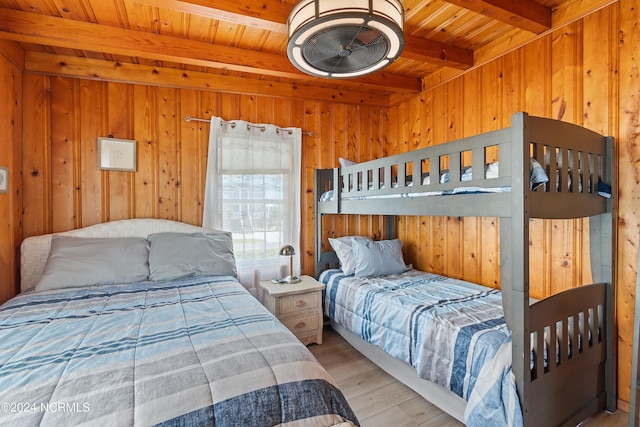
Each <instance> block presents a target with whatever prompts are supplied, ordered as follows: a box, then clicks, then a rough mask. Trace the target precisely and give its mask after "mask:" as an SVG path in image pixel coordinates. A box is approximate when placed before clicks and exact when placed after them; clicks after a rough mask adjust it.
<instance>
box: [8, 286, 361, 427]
mask: <svg viewBox="0 0 640 427" xmlns="http://www.w3.org/2000/svg"><path fill="white" fill-rule="evenodd" d="M343 421H352V422H353V423H354V424H357V420H356V418H355V416H354V414H353V412H352V411H351V409H350V408H349V406H348V404H347V402H346V400H345V398H344V397H343V395H342V393H341V392H340V391H339V390H338V389H337V388H336V386H335V384H334V382H333V380H332V379H331V378H330V377H329V376H328V374H327V373H326V371H325V370H324V369H323V368H322V367H321V366H320V365H319V364H318V363H317V361H316V360H315V358H314V357H313V356H312V355H311V353H310V352H309V351H308V350H307V349H306V348H305V347H304V346H303V345H302V344H301V343H300V342H299V341H298V340H297V339H296V338H295V336H294V335H293V334H292V333H290V332H289V331H288V330H287V329H286V328H285V327H284V326H283V325H282V324H281V323H280V322H279V321H278V320H277V319H275V317H273V316H272V315H271V314H270V313H269V312H268V311H267V310H266V309H265V308H264V307H263V306H262V305H261V304H260V303H259V302H258V301H257V300H256V299H255V298H253V297H252V296H251V295H250V294H249V293H248V292H247V291H246V290H245V289H244V288H243V287H242V286H241V285H240V284H239V283H238V282H237V281H236V280H235V279H232V278H230V277H203V278H194V279H186V280H182V281H177V282H166V283H156V282H153V283H152V282H142V283H134V284H130V285H117V286H95V287H90V288H81V289H74V290H68V291H65V290H61V291H49V292H41V293H32V294H23V295H20V296H17V297H16V298H14V299H12V300H10V301H8V302H7V303H5V304H4V305H2V306H1V307H0V425H2V426H20V427H25V426H31V425H42V426H45V425H51V426H60V425H65V426H69V425H76V424H82V423H85V424H88V425H100V426H106V425H112V426H116V425H117V426H126V425H136V426H146V425H168V426H172V425H190V426H195V425H215V426H240V425H242V426H272V425H278V424H284V423H290V424H287V425H293V426H295V425H305V426H309V425H322V426H325V425H333V424H339V423H341V422H343ZM348 425H351V424H348Z"/></svg>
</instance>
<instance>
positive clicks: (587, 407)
mask: <svg viewBox="0 0 640 427" xmlns="http://www.w3.org/2000/svg"><path fill="white" fill-rule="evenodd" d="M606 294H607V284H605V283H599V284H594V285H586V286H582V287H579V288H574V289H571V290H568V291H565V292H562V293H560V294H557V295H553V296H551V297H549V298H546V299H544V300H542V301H539V302H537V303H535V304H533V305H531V311H530V314H531V317H530V321H531V323H530V324H531V348H532V350H533V353H532V354H533V356H532V359H533V360H532V365H533V367H532V369H531V379H530V382H529V383H528V384H527V385H526V388H527V389H528V390H526V391H525V394H526V395H527V396H528V399H525V401H527V400H528V404H527V405H526V408H523V411H524V413H523V415H524V417H525V425H565V424H567V425H568V424H572V425H576V423H577V422H580V421H581V420H583V419H584V418H586V417H588V416H589V415H591V414H593V413H595V412H597V411H599V410H602V409H603V408H604V405H605V398H606V388H605V361H606V355H607V339H610V337H607V336H606V331H607V325H606V319H607V317H606V316H607V313H606V310H607V304H606V303H607V297H606Z"/></svg>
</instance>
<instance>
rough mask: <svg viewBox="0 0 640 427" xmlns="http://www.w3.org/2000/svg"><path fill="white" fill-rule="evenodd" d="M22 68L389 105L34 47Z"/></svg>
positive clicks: (377, 98) (361, 96)
mask: <svg viewBox="0 0 640 427" xmlns="http://www.w3.org/2000/svg"><path fill="white" fill-rule="evenodd" d="M25 72H27V73H35V74H46V75H51V76H62V77H72V78H81V79H89V80H99V81H111V82H118V83H129V84H143V85H151V86H164V87H176V88H182V89H185V88H186V89H195V90H205V91H219V92H226V93H239V94H252V95H264V96H273V97H283V98H296V99H310V100H315V101H326V102H340V103H345V104H356V105H379V106H388V105H389V97H388V96H386V95H376V94H374V93H372V92H371V91H367V92H363V91H356V90H348V91H341V90H338V89H331V88H319V87H314V86H305V85H301V84H293V83H284V82H272V81H269V82H267V81H264V80H258V79H252V78H248V77H235V76H226V75H219V74H211V73H203V72H200V71H186V70H179V69H175V68H162V67H153V66H149V65H140V64H128V63H121V62H113V61H105V60H102V59H89V58H78V57H75V56H65V55H53V54H50V53H43V52H34V51H28V52H27V53H26V60H25Z"/></svg>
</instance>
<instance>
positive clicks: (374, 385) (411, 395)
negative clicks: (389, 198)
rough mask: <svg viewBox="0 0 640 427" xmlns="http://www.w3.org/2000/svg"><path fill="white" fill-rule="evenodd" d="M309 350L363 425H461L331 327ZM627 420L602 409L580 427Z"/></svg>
mask: <svg viewBox="0 0 640 427" xmlns="http://www.w3.org/2000/svg"><path fill="white" fill-rule="evenodd" d="M309 350H311V352H312V353H313V354H314V355H315V357H316V358H317V359H318V361H319V362H320V363H321V364H322V366H324V368H325V369H326V370H327V372H329V374H330V375H331V376H332V377H333V379H334V380H335V381H336V383H337V384H338V387H340V389H341V390H342V393H343V394H344V395H345V397H346V398H347V400H348V401H349V404H350V405H351V408H352V409H353V411H354V412H355V413H356V416H357V417H358V419H359V421H360V423H361V425H362V427H388V426H393V427H418V426H420V427H436V426H437V427H460V426H462V425H463V424H461V423H460V422H458V421H457V420H456V419H455V418H453V417H451V416H449V415H447V414H446V413H444V412H442V411H441V410H440V409H438V408H437V407H436V406H434V405H432V404H430V403H429V402H427V401H426V400H424V399H423V398H422V397H421V396H420V395H418V394H417V393H415V392H414V391H413V390H411V389H410V388H408V387H406V386H405V385H403V384H401V383H400V382H398V381H396V380H395V379H394V378H393V377H391V376H390V375H389V374H387V373H386V372H384V371H383V370H382V369H380V368H378V366H377V365H375V364H374V363H373V362H371V361H369V360H368V359H367V358H365V357H364V356H363V355H362V354H360V353H359V352H358V351H357V350H356V349H354V348H353V347H351V345H349V343H347V342H346V341H345V340H344V339H343V338H342V337H341V336H340V335H339V334H338V333H337V332H335V331H334V330H333V329H331V327H326V326H325V329H324V335H323V343H322V345H315V344H313V345H310V346H309ZM627 420H628V415H627V414H626V413H625V412H623V411H616V412H615V413H613V414H608V413H606V412H602V413H600V414H597V415H596V416H594V417H591V418H589V419H588V420H586V421H584V422H583V423H582V424H581V426H582V427H584V426H588V427H623V426H626V425H627Z"/></svg>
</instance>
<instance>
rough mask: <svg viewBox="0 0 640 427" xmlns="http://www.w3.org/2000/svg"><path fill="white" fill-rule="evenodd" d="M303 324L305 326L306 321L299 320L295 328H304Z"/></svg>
mask: <svg viewBox="0 0 640 427" xmlns="http://www.w3.org/2000/svg"><path fill="white" fill-rule="evenodd" d="M305 326H307V324H306V323H304V322H299V323H298V324H296V328H297V329H301V328H304V327H305Z"/></svg>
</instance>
